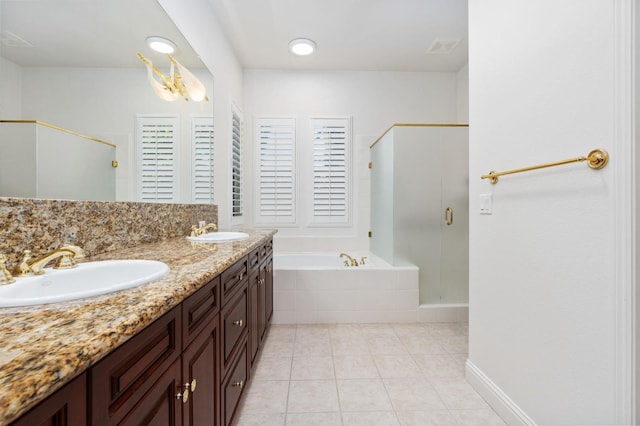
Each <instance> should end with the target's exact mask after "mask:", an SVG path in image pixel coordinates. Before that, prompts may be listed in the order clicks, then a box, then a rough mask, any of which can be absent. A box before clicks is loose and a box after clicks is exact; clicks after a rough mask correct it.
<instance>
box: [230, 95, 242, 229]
mask: <svg viewBox="0 0 640 426" xmlns="http://www.w3.org/2000/svg"><path fill="white" fill-rule="evenodd" d="M231 116H232V123H231V124H232V135H231V138H232V139H231V147H232V154H231V173H232V175H231V215H232V217H234V218H240V217H242V215H243V205H242V204H243V200H242V195H243V194H242V124H243V123H242V118H241V117H240V114H239V113H238V112H237V111H236V110H235V108H232V113H231Z"/></svg>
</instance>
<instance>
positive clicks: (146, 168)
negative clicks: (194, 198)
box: [136, 116, 178, 203]
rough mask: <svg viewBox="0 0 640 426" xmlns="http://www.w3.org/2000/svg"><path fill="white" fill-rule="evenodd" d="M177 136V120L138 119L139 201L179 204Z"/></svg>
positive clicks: (154, 117)
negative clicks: (176, 202) (177, 202)
mask: <svg viewBox="0 0 640 426" xmlns="http://www.w3.org/2000/svg"><path fill="white" fill-rule="evenodd" d="M177 135H178V119H177V117H173V116H164V117H157V116H138V117H137V119H136V146H137V157H138V185H137V186H138V188H137V196H138V200H139V201H145V202H164V203H166V202H175V201H177V200H178V182H177V181H178V178H177V177H178V161H177V159H178V152H177V145H178V136H177Z"/></svg>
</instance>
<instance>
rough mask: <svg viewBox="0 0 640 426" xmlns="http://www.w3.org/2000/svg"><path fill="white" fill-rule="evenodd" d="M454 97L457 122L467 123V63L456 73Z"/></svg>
mask: <svg viewBox="0 0 640 426" xmlns="http://www.w3.org/2000/svg"><path fill="white" fill-rule="evenodd" d="M456 97H457V102H458V123H466V124H468V123H469V64H466V65H465V66H464V67H462V68H460V71H458V72H457V74H456Z"/></svg>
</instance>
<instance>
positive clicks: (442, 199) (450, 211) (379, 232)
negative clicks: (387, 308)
mask: <svg viewBox="0 0 640 426" xmlns="http://www.w3.org/2000/svg"><path fill="white" fill-rule="evenodd" d="M370 249H371V252H373V253H374V254H376V255H378V256H380V257H381V258H383V259H384V260H386V261H387V262H388V263H390V264H391V265H393V266H406V265H415V266H418V268H419V293H420V304H421V305H434V304H437V305H446V304H451V305H458V304H467V303H468V302H469V129H468V125H466V124H465V125H460V124H448V125H447V124H396V125H394V126H392V127H391V128H390V129H389V130H388V131H387V132H385V134H383V135H382V136H381V137H380V138H379V139H378V140H377V141H375V142H374V143H373V144H372V145H371V245H370Z"/></svg>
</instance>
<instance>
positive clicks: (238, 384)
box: [231, 380, 244, 388]
mask: <svg viewBox="0 0 640 426" xmlns="http://www.w3.org/2000/svg"><path fill="white" fill-rule="evenodd" d="M231 386H233V387H236V388H242V386H244V382H243V381H242V380H240V381H239V382H233V383H231Z"/></svg>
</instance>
